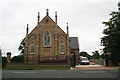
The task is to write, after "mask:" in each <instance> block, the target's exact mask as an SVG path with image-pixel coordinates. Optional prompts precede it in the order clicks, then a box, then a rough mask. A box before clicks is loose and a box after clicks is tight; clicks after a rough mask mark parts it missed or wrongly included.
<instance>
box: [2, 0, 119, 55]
mask: <svg viewBox="0 0 120 80" xmlns="http://www.w3.org/2000/svg"><path fill="white" fill-rule="evenodd" d="M118 1H119V0H0V47H1V49H2V52H3V53H6V52H12V56H14V55H18V54H19V53H20V52H19V51H18V46H19V44H20V42H21V40H22V39H23V38H24V37H25V35H26V25H27V24H29V28H30V31H31V30H32V29H33V28H34V27H35V26H36V24H37V13H38V12H40V19H43V17H44V16H45V15H46V9H47V8H48V9H49V15H50V17H51V18H52V19H53V20H55V11H57V13H58V25H59V26H60V27H61V28H62V29H63V30H64V31H65V32H66V23H67V22H68V23H69V32H70V37H78V38H79V45H80V51H86V52H87V53H89V54H92V52H93V51H95V50H100V49H102V47H101V46H100V38H101V37H102V36H103V34H102V31H103V29H104V28H105V26H104V25H103V24H102V22H103V21H108V20H109V18H110V16H109V14H110V13H111V11H117V4H118Z"/></svg>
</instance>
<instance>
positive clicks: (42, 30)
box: [23, 9, 79, 64]
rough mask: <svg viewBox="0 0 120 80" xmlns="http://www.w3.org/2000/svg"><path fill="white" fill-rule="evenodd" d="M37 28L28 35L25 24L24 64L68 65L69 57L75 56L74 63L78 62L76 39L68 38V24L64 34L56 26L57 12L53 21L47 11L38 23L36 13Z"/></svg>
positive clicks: (77, 43)
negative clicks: (59, 63) (60, 63)
mask: <svg viewBox="0 0 120 80" xmlns="http://www.w3.org/2000/svg"><path fill="white" fill-rule="evenodd" d="M37 19H38V20H37V26H36V27H35V28H34V29H33V30H32V31H31V32H30V33H29V26H28V24H27V29H26V37H25V49H24V54H23V55H24V63H32V64H35V63H37V64H40V63H44V62H50V61H53V62H54V61H55V62H60V61H63V62H66V63H70V55H71V54H72V53H73V54H74V55H75V59H76V63H78V61H79V42H78V37H69V28H68V23H67V26H66V30H67V33H65V32H64V31H63V30H62V29H61V28H60V27H59V26H58V24H57V12H55V21H54V20H53V19H51V17H50V16H49V12H48V9H47V10H46V16H45V17H44V18H43V19H42V20H41V21H40V15H39V12H38V17H37Z"/></svg>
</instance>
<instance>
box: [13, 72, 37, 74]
mask: <svg viewBox="0 0 120 80" xmlns="http://www.w3.org/2000/svg"><path fill="white" fill-rule="evenodd" d="M13 73H14V74H23V73H27V74H28V73H30V74H31V73H37V72H13Z"/></svg>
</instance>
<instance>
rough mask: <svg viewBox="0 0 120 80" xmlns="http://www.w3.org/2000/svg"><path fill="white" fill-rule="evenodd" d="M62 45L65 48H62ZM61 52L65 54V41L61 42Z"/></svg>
mask: <svg viewBox="0 0 120 80" xmlns="http://www.w3.org/2000/svg"><path fill="white" fill-rule="evenodd" d="M62 47H63V50H61V48H62ZM60 54H65V44H64V42H61V43H60Z"/></svg>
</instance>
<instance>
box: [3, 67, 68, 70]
mask: <svg viewBox="0 0 120 80" xmlns="http://www.w3.org/2000/svg"><path fill="white" fill-rule="evenodd" d="M69 69H70V67H38V68H2V70H69Z"/></svg>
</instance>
